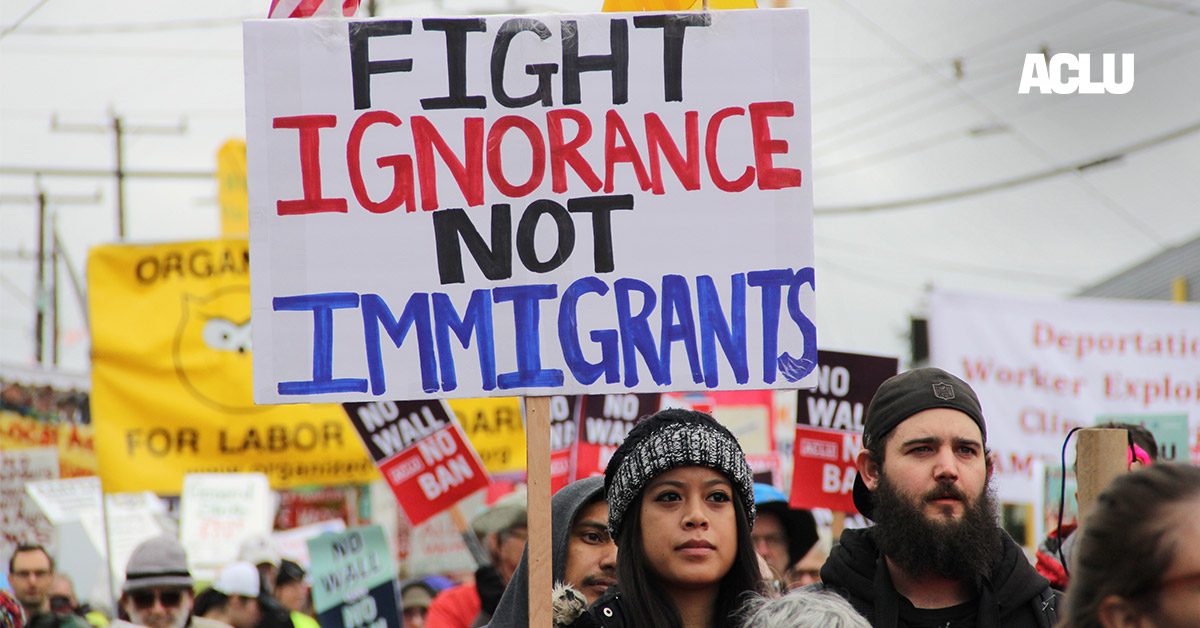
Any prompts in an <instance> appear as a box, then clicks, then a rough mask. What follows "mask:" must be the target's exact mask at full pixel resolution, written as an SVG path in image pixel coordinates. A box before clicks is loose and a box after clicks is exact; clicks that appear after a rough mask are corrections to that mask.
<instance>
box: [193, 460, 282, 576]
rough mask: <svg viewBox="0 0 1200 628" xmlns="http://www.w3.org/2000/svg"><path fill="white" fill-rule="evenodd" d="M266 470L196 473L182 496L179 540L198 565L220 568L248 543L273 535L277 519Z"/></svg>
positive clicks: (233, 559) (235, 556)
mask: <svg viewBox="0 0 1200 628" xmlns="http://www.w3.org/2000/svg"><path fill="white" fill-rule="evenodd" d="M274 510H275V505H274V503H273V502H272V500H271V488H270V485H269V483H268V480H267V476H266V475H265V474H262V473H190V474H188V475H185V476H184V478H183V494H181V495H180V496H179V542H180V543H182V544H183V547H184V549H186V550H187V554H188V562H189V563H190V565H191V566H192V568H193V569H202V570H203V569H212V570H214V572H215V570H217V569H219V568H221V567H223V566H225V565H227V564H229V563H231V562H233V561H235V560H237V557H238V547H239V546H240V545H241V543H242V541H244V540H246V539H247V538H250V537H253V536H267V535H269V534H270V533H271V528H272V523H273V522H274V520H275V512H274Z"/></svg>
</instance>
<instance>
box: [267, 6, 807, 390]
mask: <svg viewBox="0 0 1200 628" xmlns="http://www.w3.org/2000/svg"><path fill="white" fill-rule="evenodd" d="M244 37H245V47H244V48H245V68H246V126H247V160H248V177H249V181H250V185H249V193H250V199H249V204H250V248H251V251H252V256H253V257H254V259H255V264H254V266H252V267H251V302H252V316H251V319H252V321H253V342H254V348H255V359H254V396H255V401H256V402H257V403H298V402H314V401H322V402H345V401H370V400H377V399H380V398H387V399H428V398H446V397H487V396H516V395H550V394H579V393H584V392H587V393H590V394H598V393H626V392H659V391H664V390H675V391H686V390H718V389H719V390H731V389H770V388H798V387H809V386H811V385H812V382H813V381H814V378H813V377H812V375H811V372H812V369H813V367H815V365H816V346H817V345H816V328H815V324H814V321H815V309H814V308H815V293H814V285H815V277H814V274H813V234H812V186H811V175H812V172H811V162H812V159H811V113H810V108H809V101H810V94H809V36H808V14H807V12H806V11H804V10H800V9H781V10H771V11H718V12H712V13H700V12H690V13H679V14H654V15H649V14H647V15H632V14H597V15H538V16H536V17H512V16H490V17H485V18H484V17H481V18H474V17H461V18H445V19H443V18H438V19H425V20H408V19H405V20H370V21H359V20H264V21H249V22H246V23H245V27H244ZM384 395H386V396H384Z"/></svg>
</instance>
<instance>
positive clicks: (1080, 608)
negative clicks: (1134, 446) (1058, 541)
mask: <svg viewBox="0 0 1200 628" xmlns="http://www.w3.org/2000/svg"><path fill="white" fill-rule="evenodd" d="M1077 534H1081V535H1082V536H1081V537H1080V539H1079V541H1078V545H1077V546H1076V549H1075V553H1074V554H1072V556H1071V557H1070V562H1069V566H1070V569H1071V590H1070V592H1069V593H1068V594H1067V596H1066V611H1065V613H1064V616H1063V620H1062V622H1061V623H1060V624H1059V626H1060V628H1124V627H1130V628H1133V627H1137V628H1200V468H1196V467H1192V466H1189V465H1181V464H1155V465H1153V466H1150V467H1147V468H1145V469H1142V470H1140V471H1135V472H1133V473H1130V474H1127V475H1122V476H1120V477H1118V478H1117V479H1116V480H1114V481H1113V483H1112V484H1110V485H1109V487H1108V488H1107V489H1105V490H1104V491H1103V492H1102V493H1101V494H1100V496H1099V497H1098V498H1097V499H1096V502H1095V503H1094V504H1093V505H1092V510H1091V512H1090V513H1089V514H1088V515H1087V519H1086V522H1085V524H1084V526H1083V531H1082V532H1081V533H1077Z"/></svg>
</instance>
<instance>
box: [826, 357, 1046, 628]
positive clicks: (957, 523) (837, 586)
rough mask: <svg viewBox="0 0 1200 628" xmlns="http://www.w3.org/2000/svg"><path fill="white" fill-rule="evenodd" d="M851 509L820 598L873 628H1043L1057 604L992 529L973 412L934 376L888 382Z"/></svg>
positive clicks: (975, 407)
mask: <svg viewBox="0 0 1200 628" xmlns="http://www.w3.org/2000/svg"><path fill="white" fill-rule="evenodd" d="M855 466H856V467H857V469H858V477H857V478H856V479H855V482H854V492H853V498H854V505H855V507H856V508H858V510H859V512H861V513H862V514H863V515H864V516H866V517H867V518H868V519H870V520H871V521H873V522H874V524H875V525H873V526H871V527H868V528H861V529H850V530H845V531H843V533H842V535H841V540H840V543H839V544H838V545H837V546H836V547H835V548H834V549H833V551H832V553H831V554H830V556H829V559H828V560H827V561H825V565H824V566H823V567H822V568H821V579H822V581H823V584H821V585H812V586H814V587H820V588H826V589H829V590H832V591H834V592H836V593H838V594H840V595H841V596H843V597H845V598H846V599H847V600H848V601H849V602H850V603H851V604H852V605H853V606H854V607H855V609H857V610H858V612H859V613H862V615H863V616H865V617H866V618H867V619H868V620H869V621H870V622H871V625H872V626H874V627H875V628H903V627H915V626H951V627H953V628H959V627H963V628H967V627H979V628H1001V627H1002V626H1003V627H1004V628H1025V627H1031V628H1032V627H1039V628H1050V627H1051V626H1053V625H1054V624H1055V622H1056V621H1057V594H1056V592H1055V591H1054V590H1053V589H1051V588H1050V584H1049V582H1048V581H1047V580H1046V578H1045V577H1043V576H1042V575H1040V574H1039V573H1037V571H1036V570H1034V568H1033V566H1032V565H1031V564H1030V563H1029V561H1028V560H1027V559H1026V558H1025V555H1024V553H1023V552H1022V550H1021V548H1020V546H1018V545H1017V544H1016V542H1014V541H1013V540H1012V538H1011V537H1009V536H1008V533H1007V532H1005V531H1004V530H1003V529H1002V528H1001V527H1000V525H999V522H998V517H997V508H996V503H995V498H994V496H993V493H992V492H991V490H990V488H989V485H990V482H991V477H992V460H991V454H990V451H989V450H988V449H987V426H986V424H985V423H984V419H983V411H982V410H981V408H980V406H979V400H978V398H977V397H976V396H975V392H974V391H973V390H971V387H970V386H968V385H967V383H966V382H964V381H962V380H961V379H959V378H957V377H955V376H953V375H951V374H950V373H947V372H945V371H943V370H941V369H936V368H920V369H914V370H911V371H907V372H905V373H901V374H900V375H897V376H895V377H892V378H891V379H889V380H887V381H886V382H884V383H883V384H882V385H881V386H880V387H879V390H878V391H877V392H876V393H875V396H874V398H873V399H872V400H871V404H870V406H868V408H867V416H866V420H865V421H864V424H863V450H862V451H861V452H860V453H859V454H858V457H857V459H856V460H855Z"/></svg>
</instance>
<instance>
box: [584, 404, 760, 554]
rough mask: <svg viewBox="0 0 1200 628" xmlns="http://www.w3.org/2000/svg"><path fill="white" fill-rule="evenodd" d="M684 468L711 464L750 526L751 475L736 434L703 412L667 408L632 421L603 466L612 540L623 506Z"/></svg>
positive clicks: (617, 527)
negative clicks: (671, 472)
mask: <svg viewBox="0 0 1200 628" xmlns="http://www.w3.org/2000/svg"><path fill="white" fill-rule="evenodd" d="M687 466H701V467H709V468H711V469H715V470H717V471H720V472H721V473H723V474H724V475H725V477H727V478H729V481H730V482H732V483H733V486H734V490H735V491H736V492H737V499H740V500H741V501H742V506H743V508H744V510H745V511H746V517H747V519H748V521H749V524H750V526H751V527H754V513H755V510H754V473H753V472H752V471H751V470H750V465H749V464H748V463H747V462H746V454H745V453H743V452H742V446H741V445H740V444H738V441H737V438H735V437H734V436H733V433H732V432H730V431H729V429H728V428H726V427H725V426H724V425H721V424H720V423H717V421H716V419H713V418H712V417H711V416H709V415H707V414H705V413H703V412H696V411H694V410H681V409H678V408H669V409H666V410H663V411H661V412H658V413H656V414H654V415H652V416H650V417H648V418H646V419H644V420H643V421H641V422H640V423H638V424H637V425H635V426H634V427H633V429H632V430H630V431H629V436H627V437H625V442H623V443H621V446H620V447H618V448H617V451H616V452H615V453H614V454H613V456H612V458H611V459H610V460H609V461H608V466H607V467H606V468H605V469H604V488H605V492H606V493H607V494H608V531H609V534H611V535H612V538H613V540H614V541H616V540H617V539H618V538H620V533H621V522H622V520H624V518H625V512H626V510H628V509H629V507H630V506H631V505H634V501H635V500H637V499H638V497H639V496H640V495H641V494H642V488H643V487H645V486H646V483H647V482H649V481H650V480H651V479H653V478H654V476H656V475H658V474H660V473H662V472H663V471H668V470H670V469H674V468H676V467H687Z"/></svg>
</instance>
